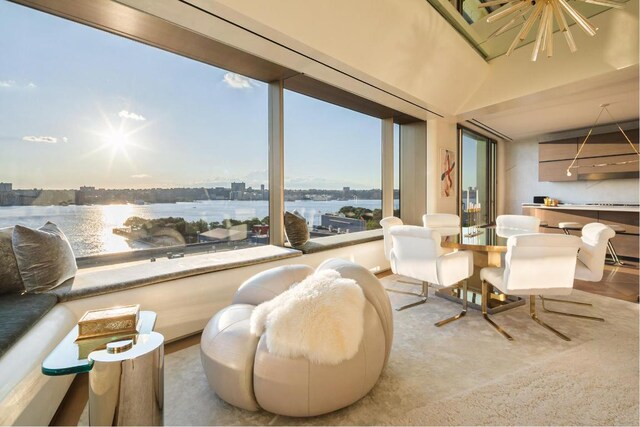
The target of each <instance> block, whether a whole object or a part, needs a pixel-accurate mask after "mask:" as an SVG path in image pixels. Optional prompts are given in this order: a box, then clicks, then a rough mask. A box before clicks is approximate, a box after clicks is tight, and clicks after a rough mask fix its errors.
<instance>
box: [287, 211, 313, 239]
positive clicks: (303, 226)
mask: <svg viewBox="0 0 640 427" xmlns="http://www.w3.org/2000/svg"><path fill="white" fill-rule="evenodd" d="M284 232H285V234H286V235H287V240H289V243H291V246H293V247H296V246H302V245H304V244H305V243H307V242H308V241H309V229H308V228H307V220H306V219H304V218H303V217H301V216H300V215H298V214H296V213H291V212H285V213H284Z"/></svg>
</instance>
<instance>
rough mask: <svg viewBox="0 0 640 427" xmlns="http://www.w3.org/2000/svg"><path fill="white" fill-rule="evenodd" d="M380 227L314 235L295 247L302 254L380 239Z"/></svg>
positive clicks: (381, 236)
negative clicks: (323, 235) (331, 234)
mask: <svg viewBox="0 0 640 427" xmlns="http://www.w3.org/2000/svg"><path fill="white" fill-rule="evenodd" d="M383 238H384V237H383V235H382V229H380V228H379V229H376V230H367V231H360V232H357V233H345V234H336V235H335V236H327V237H316V238H313V239H311V240H309V241H308V242H307V243H305V244H304V245H302V246H296V247H295V249H298V250H299V251H302V253H303V254H313V253H316V252H322V251H327V250H330V249H337V248H343V247H346V246H352V245H359V244H361V243H368V242H373V241H376V240H382V239H383Z"/></svg>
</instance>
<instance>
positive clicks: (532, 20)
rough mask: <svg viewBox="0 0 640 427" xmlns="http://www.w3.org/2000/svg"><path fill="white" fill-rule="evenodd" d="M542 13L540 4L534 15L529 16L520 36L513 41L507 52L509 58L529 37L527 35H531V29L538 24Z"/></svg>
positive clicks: (519, 33)
mask: <svg viewBox="0 0 640 427" xmlns="http://www.w3.org/2000/svg"><path fill="white" fill-rule="evenodd" d="M541 13H542V3H541V2H539V3H538V4H536V7H535V9H534V10H533V13H532V14H531V15H529V17H528V18H527V20H526V21H525V23H524V25H523V26H522V28H520V31H519V32H518V35H517V36H516V37H515V38H514V39H513V42H512V43H511V46H509V49H508V50H507V53H506V55H507V56H509V55H511V53H513V51H514V49H515V48H516V47H517V46H518V44H519V43H520V42H521V41H522V40H524V39H525V38H526V37H527V34H529V31H530V30H531V28H532V27H533V24H534V23H535V22H536V20H537V19H538V16H540V14H541Z"/></svg>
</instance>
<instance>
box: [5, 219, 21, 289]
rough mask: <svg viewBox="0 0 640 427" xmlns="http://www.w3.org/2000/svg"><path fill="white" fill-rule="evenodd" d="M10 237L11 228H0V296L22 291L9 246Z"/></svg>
mask: <svg viewBox="0 0 640 427" xmlns="http://www.w3.org/2000/svg"><path fill="white" fill-rule="evenodd" d="M12 235H13V227H8V228H0V294H4V293H12V292H21V291H23V290H24V287H23V286H22V278H21V277H20V271H19V270H18V262H17V261H16V256H15V255H14V253H13V245H12V244H11V236H12Z"/></svg>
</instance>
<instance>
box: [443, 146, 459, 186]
mask: <svg viewBox="0 0 640 427" xmlns="http://www.w3.org/2000/svg"><path fill="white" fill-rule="evenodd" d="M455 167H456V160H455V153H454V152H453V151H451V150H447V149H445V148H441V149H440V197H452V196H453V195H454V193H455V191H456V185H455V184H456V172H455Z"/></svg>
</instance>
